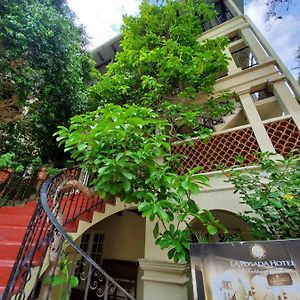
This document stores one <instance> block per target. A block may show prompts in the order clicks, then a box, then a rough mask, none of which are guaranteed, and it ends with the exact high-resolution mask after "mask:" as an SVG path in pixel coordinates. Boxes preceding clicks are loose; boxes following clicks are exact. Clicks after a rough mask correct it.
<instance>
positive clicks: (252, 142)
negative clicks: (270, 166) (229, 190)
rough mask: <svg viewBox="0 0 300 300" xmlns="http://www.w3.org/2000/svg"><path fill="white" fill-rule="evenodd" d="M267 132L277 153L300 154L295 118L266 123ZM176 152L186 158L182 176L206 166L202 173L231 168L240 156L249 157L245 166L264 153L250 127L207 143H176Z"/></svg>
mask: <svg viewBox="0 0 300 300" xmlns="http://www.w3.org/2000/svg"><path fill="white" fill-rule="evenodd" d="M264 123H265V125H264V126H265V128H266V131H267V133H268V135H269V138H270V140H271V142H272V144H273V146H274V149H275V151H276V153H278V154H280V155H283V156H285V155H287V154H289V153H291V152H292V151H293V152H296V153H300V131H299V130H298V128H297V126H296V124H295V123H294V121H293V119H292V118H284V119H281V120H276V121H272V120H271V121H270V122H268V121H267V122H264ZM172 151H173V153H175V154H180V155H182V158H181V159H180V164H181V166H180V167H177V170H178V173H179V174H183V173H185V172H186V171H187V170H188V169H193V168H195V167H197V166H202V167H203V169H202V171H201V172H202V173H206V172H213V171H216V170H217V166H218V165H220V164H221V165H223V166H225V167H231V166H233V165H235V164H236V157H237V156H243V157H245V158H246V161H245V162H244V164H245V165H247V164H250V163H251V162H252V160H253V154H254V153H255V152H258V151H260V147H259V145H258V142H257V140H256V137H255V135H254V132H253V129H252V128H251V126H250V125H246V126H241V128H240V129H237V130H234V129H233V130H230V131H227V132H224V133H216V134H215V135H214V136H212V137H211V138H210V139H209V140H208V142H207V143H203V142H201V140H199V139H194V140H193V143H192V144H188V143H173V144H172Z"/></svg>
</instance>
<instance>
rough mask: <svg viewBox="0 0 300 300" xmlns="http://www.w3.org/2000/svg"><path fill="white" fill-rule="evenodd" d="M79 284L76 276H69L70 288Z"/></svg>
mask: <svg viewBox="0 0 300 300" xmlns="http://www.w3.org/2000/svg"><path fill="white" fill-rule="evenodd" d="M78 284H79V281H78V278H77V277H76V276H74V275H72V276H71V278H70V288H75V287H77V286H78Z"/></svg>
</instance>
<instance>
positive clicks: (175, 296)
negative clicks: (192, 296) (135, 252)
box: [139, 259, 189, 300]
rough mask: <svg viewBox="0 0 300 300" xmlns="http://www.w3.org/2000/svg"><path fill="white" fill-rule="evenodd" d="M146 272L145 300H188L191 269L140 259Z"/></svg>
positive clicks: (144, 279) (165, 262)
mask: <svg viewBox="0 0 300 300" xmlns="http://www.w3.org/2000/svg"><path fill="white" fill-rule="evenodd" d="M139 263H140V267H141V269H142V270H143V271H144V275H143V277H142V280H143V281H144V296H143V300H153V299H155V300H187V299H188V288H187V283H188V281H189V277H188V276H187V274H188V272H189V267H188V265H186V264H175V263H172V262H167V261H157V260H149V259H140V260H139Z"/></svg>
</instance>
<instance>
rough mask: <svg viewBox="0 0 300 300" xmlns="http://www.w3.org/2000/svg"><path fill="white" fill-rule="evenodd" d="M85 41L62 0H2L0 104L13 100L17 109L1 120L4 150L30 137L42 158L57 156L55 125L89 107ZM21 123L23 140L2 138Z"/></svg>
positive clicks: (87, 61) (0, 13)
mask: <svg viewBox="0 0 300 300" xmlns="http://www.w3.org/2000/svg"><path fill="white" fill-rule="evenodd" d="M83 42H84V36H83V30H82V29H81V28H79V27H77V26H76V25H75V23H74V20H73V14H72V12H71V11H70V9H69V8H68V6H67V3H66V1H57V0H56V1H50V0H46V1H39V0H35V1H29V0H21V1H19V0H18V1H17V0H12V1H11V0H9V1H8V0H3V1H1V3H0V53H1V58H0V66H1V71H0V102H2V101H5V100H6V101H7V100H8V99H10V100H11V99H13V105H14V107H15V108H16V117H15V118H9V119H8V120H2V124H1V125H2V126H1V133H2V135H1V137H0V138H1V144H3V145H6V146H7V147H6V148H9V147H14V145H19V144H20V143H22V141H26V140H28V139H29V140H31V143H32V144H34V145H35V147H33V148H34V149H35V150H36V151H37V152H39V153H40V154H41V155H42V157H43V158H44V159H48V158H51V159H55V158H57V157H59V156H60V155H61V152H60V151H59V150H58V148H57V144H56V142H55V139H54V138H53V136H52V135H53V133H54V132H55V130H56V128H57V125H58V124H66V122H67V120H68V119H69V118H70V117H71V116H73V115H75V114H76V113H79V112H82V111H84V110H85V109H86V107H87V101H88V100H87V96H86V91H87V87H88V83H89V81H90V79H91V77H90V70H91V68H92V62H91V59H90V58H89V57H88V55H87V54H86V53H85V52H84V50H83V46H84V44H83ZM3 103H5V102H3ZM24 107H26V112H25V113H24ZM2 108H3V110H5V108H6V106H5V105H4V106H3V107H2ZM22 110H23V111H22ZM24 123H25V124H26V126H25V127H26V128H25V129H24V130H23V131H25V132H24V138H23V139H22V138H20V137H18V139H15V140H14V141H10V140H5V137H6V136H7V134H6V133H7V130H8V131H9V130H10V129H9V128H11V127H16V126H17V127H20V126H21V127H22V125H23V124H24ZM23 128H24V127H23ZM21 131H22V130H21ZM3 148H5V147H3ZM24 148H26V145H25V146H24ZM20 149H22V146H21V147H20ZM5 150H6V149H2V147H1V152H2V151H3V152H4V151H5ZM8 150H9V151H10V149H8ZM24 154H26V152H25V151H24V152H23V155H24Z"/></svg>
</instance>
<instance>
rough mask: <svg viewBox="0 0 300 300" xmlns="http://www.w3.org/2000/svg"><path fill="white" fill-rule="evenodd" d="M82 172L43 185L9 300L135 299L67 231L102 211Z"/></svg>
mask: <svg viewBox="0 0 300 300" xmlns="http://www.w3.org/2000/svg"><path fill="white" fill-rule="evenodd" d="M103 205H104V204H103V201H101V200H100V199H99V198H98V197H97V196H94V195H93V194H92V193H91V192H90V189H89V188H88V180H87V176H85V174H84V172H82V171H81V170H80V169H78V168H74V169H68V170H64V171H63V172H62V173H60V174H59V175H57V176H55V177H52V178H50V179H48V180H47V181H46V182H45V183H44V184H43V186H42V188H41V192H40V201H39V203H38V205H37V208H36V210H35V212H34V214H33V216H32V219H31V221H30V224H29V226H28V229H27V231H26V233H25V237H24V239H23V242H22V245H21V248H20V251H19V253H18V256H17V259H16V261H15V264H14V266H13V269H12V272H11V275H10V278H9V281H8V284H7V286H6V288H5V290H4V293H3V295H2V300H6V299H11V298H14V299H43V300H44V299H50V298H51V299H84V300H87V299H97V298H99V299H108V297H109V296H110V295H112V294H114V295H118V296H122V297H123V299H132V300H134V298H133V296H132V295H131V294H130V293H129V292H128V291H126V290H125V289H124V288H122V286H121V285H120V284H119V283H117V282H116V281H115V280H114V279H113V278H111V277H110V276H109V275H108V274H107V273H106V272H105V271H104V270H103V269H102V268H101V267H100V266H99V265H97V264H96V262H95V261H93V260H92V259H91V258H90V257H89V256H88V254H87V253H85V252H84V251H82V249H80V247H79V246H78V245H77V244H76V243H75V242H74V241H73V240H72V239H71V237H70V236H69V235H68V233H67V232H66V230H65V228H66V227H68V226H69V227H70V226H71V225H72V226H73V228H74V226H75V227H76V226H77V225H78V220H80V219H84V218H85V217H87V214H92V213H93V211H95V210H97V209H100V210H101V209H102V208H103Z"/></svg>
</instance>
